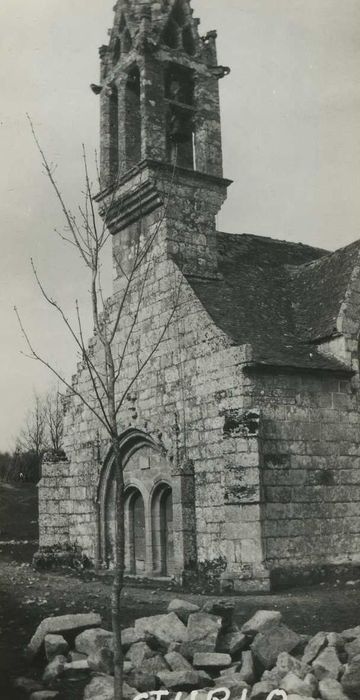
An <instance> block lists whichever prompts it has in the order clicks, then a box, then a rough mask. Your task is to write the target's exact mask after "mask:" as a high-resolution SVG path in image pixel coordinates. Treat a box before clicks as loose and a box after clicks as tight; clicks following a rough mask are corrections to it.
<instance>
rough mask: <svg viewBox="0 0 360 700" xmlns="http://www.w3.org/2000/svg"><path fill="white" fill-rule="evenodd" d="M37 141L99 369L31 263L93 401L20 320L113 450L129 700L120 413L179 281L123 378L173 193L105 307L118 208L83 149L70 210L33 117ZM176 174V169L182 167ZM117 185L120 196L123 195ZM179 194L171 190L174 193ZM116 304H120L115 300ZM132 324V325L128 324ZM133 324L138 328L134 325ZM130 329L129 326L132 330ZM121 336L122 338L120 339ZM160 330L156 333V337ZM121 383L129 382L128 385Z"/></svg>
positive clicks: (117, 577)
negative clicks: (81, 181)
mask: <svg viewBox="0 0 360 700" xmlns="http://www.w3.org/2000/svg"><path fill="white" fill-rule="evenodd" d="M29 121H30V126H31V130H32V133H33V136H34V139H35V143H36V145H37V148H38V150H39V152H40V155H41V158H42V163H43V167H44V169H45V173H46V175H47V177H48V179H49V180H50V183H51V185H52V188H53V190H54V192H55V194H56V197H57V200H58V202H59V204H60V207H61V210H62V213H63V216H64V219H65V223H66V232H65V233H60V236H61V238H62V239H63V240H64V241H66V242H67V243H68V244H69V245H71V246H72V247H73V248H74V250H75V251H77V253H78V254H79V255H80V257H81V259H82V261H83V264H84V265H85V267H86V268H87V270H88V272H89V276H90V306H91V313H92V320H93V325H94V330H95V333H96V336H97V338H98V341H99V343H100V346H101V348H102V358H103V359H102V363H100V364H97V363H96V362H95V361H94V359H93V356H92V353H91V351H89V348H88V346H87V344H86V342H85V339H84V334H83V323H82V317H81V313H80V308H79V304H78V301H77V300H76V301H75V315H76V319H77V323H76V325H75V324H73V323H72V322H71V321H70V320H69V318H68V316H67V315H66V313H65V311H64V310H63V308H62V307H61V305H60V304H59V302H58V301H57V300H55V299H54V298H52V297H51V296H50V295H49V294H48V292H47V291H46V289H45V288H44V285H43V283H42V281H41V279H40V277H39V274H38V271H37V269H36V267H35V264H34V262H33V261H31V265H32V269H33V273H34V276H35V279H36V282H37V284H38V287H39V289H40V291H41V293H42V295H43V297H44V298H45V299H46V301H47V302H48V304H49V305H50V307H51V308H52V309H53V310H54V311H55V312H56V313H57V314H58V315H59V316H60V318H61V319H62V321H63V322H64V324H65V327H66V329H67V331H68V332H69V334H70V336H71V337H72V339H73V341H74V343H75V346H76V348H77V350H78V352H79V353H80V356H81V358H82V360H83V362H84V365H85V367H86V369H87V372H88V375H89V378H90V381H91V387H92V391H91V395H88V394H85V393H83V392H82V391H81V390H80V389H79V388H78V387H76V386H73V385H72V384H70V383H69V382H68V381H67V379H66V378H65V377H64V376H63V375H62V374H61V372H60V371H59V370H58V369H56V368H55V367H54V366H53V365H52V364H51V363H50V362H49V361H48V360H47V359H46V358H45V357H43V356H42V355H40V354H39V352H38V351H37V350H36V349H35V347H34V344H33V342H32V340H31V339H30V336H29V334H28V332H27V330H25V327H24V324H23V321H22V319H21V317H20V314H19V312H18V310H17V309H16V307H15V312H16V314H17V318H18V321H19V325H20V329H21V332H22V335H23V337H24V339H25V341H26V344H27V347H28V350H29V354H28V356H29V357H30V358H31V359H34V360H38V361H39V362H41V363H42V364H43V365H45V366H46V367H47V368H48V369H49V370H50V371H51V372H52V373H53V374H54V375H55V376H56V377H57V379H58V381H59V382H61V383H62V384H63V385H64V386H66V388H67V389H68V392H69V394H70V395H72V396H76V397H77V398H78V399H80V401H81V402H82V403H83V405H84V406H86V407H87V408H88V410H89V411H90V412H91V413H92V414H93V415H94V416H95V417H96V419H97V421H98V422H99V424H100V425H101V426H102V427H103V429H104V430H105V431H106V433H107V435H108V438H109V441H110V443H111V446H112V452H113V458H114V464H115V474H116V514H117V517H116V532H115V573H114V582H113V588H112V596H111V611H112V628H113V633H114V667H115V678H114V699H115V700H121V699H122V692H123V652H122V645H121V616H120V613H121V592H122V589H123V584H124V569H125V537H124V525H125V523H124V474H123V464H122V460H121V454H120V445H119V442H120V433H121V431H120V429H119V425H118V418H119V412H120V410H121V408H122V406H123V404H124V402H125V399H126V397H127V396H128V394H129V391H130V389H131V388H132V387H133V385H134V384H135V382H136V381H137V380H138V378H139V376H140V375H141V373H142V372H143V370H144V368H145V367H146V366H147V365H148V364H149V363H150V361H151V358H152V357H153V356H154V355H155V353H156V352H157V350H158V348H159V346H160V344H161V342H162V341H163V339H164V337H165V335H166V333H167V331H168V329H169V326H170V324H171V322H172V320H173V318H174V315H175V312H176V309H177V307H178V303H179V297H180V293H181V278H180V282H176V281H174V290H173V295H172V296H173V298H172V301H171V304H170V305H169V309H168V311H167V312H166V317H165V318H164V322H163V325H162V327H161V329H160V330H159V331H158V332H157V337H154V338H153V342H152V344H151V346H150V347H149V349H148V350H147V351H146V352H145V354H144V356H143V357H140V358H139V359H138V366H137V369H136V370H135V371H134V374H133V376H132V377H131V378H130V379H128V380H127V381H126V378H125V374H124V373H123V370H124V365H125V359H126V354H127V351H128V349H129V344H130V342H131V339H132V336H133V334H134V331H135V329H136V325H137V322H138V319H139V314H140V309H141V307H142V303H143V300H144V293H145V287H146V282H147V280H148V275H149V271H150V266H151V262H152V261H151V257H150V255H149V254H150V251H151V250H152V247H153V244H154V242H155V238H156V236H157V235H158V232H159V229H160V226H161V223H162V221H163V218H164V215H165V211H166V207H167V206H168V205H169V200H170V197H171V192H168V194H167V202H166V204H163V206H162V209H160V214H159V219H158V223H157V225H156V226H155V227H154V229H153V230H152V231H151V232H143V231H141V230H139V232H138V234H137V236H136V237H135V240H134V241H133V244H132V255H131V261H130V264H129V260H127V261H126V264H125V261H123V260H121V259H120V257H119V255H118V256H117V257H116V264H117V266H118V268H119V269H120V270H121V274H122V287H121V291H120V292H119V294H118V295H117V297H116V298H115V304H114V305H113V307H112V308H111V305H109V303H108V302H106V301H104V298H103V293H102V284H101V259H102V254H103V252H104V249H105V246H106V242H107V240H108V237H109V232H108V230H107V227H106V221H107V213H108V211H109V209H110V208H111V206H112V204H113V199H112V198H110V202H109V203H108V204H107V206H106V207H105V210H104V211H103V213H102V216H103V221H102V222H101V223H100V224H99V223H98V219H97V213H96V210H95V205H94V195H93V186H92V183H91V181H90V177H89V171H88V164H87V158H86V153H85V149H84V147H83V162H84V173H85V191H84V204H83V206H79V210H78V213H77V215H76V216H75V215H74V213H73V212H72V211H71V210H70V209H69V208H68V206H67V204H66V202H65V200H64V197H63V195H62V192H61V190H60V188H59V186H58V184H57V181H56V179H55V176H54V168H53V167H52V166H51V165H50V163H49V162H48V160H47V158H46V156H45V154H44V151H43V149H42V147H41V145H40V143H39V140H38V138H37V135H36V133H35V130H34V127H33V124H32V122H31V120H30V118H29ZM174 172H175V165H174ZM97 184H98V187H99V190H100V191H101V190H102V187H101V185H102V183H101V181H100V176H99V174H98V183H97ZM116 184H117V183H116V182H114V187H113V192H114V193H115V192H116ZM170 189H171V188H170ZM130 296H131V297H132V298H136V302H135V303H132V304H131V305H130V303H129V298H130ZM113 301H114V300H113ZM124 319H125V320H126V323H124ZM129 319H130V322H129ZM124 328H127V330H126V331H124ZM120 330H121V333H120ZM155 332H156V331H155ZM120 380H121V381H120ZM119 384H121V386H122V387H123V388H122V390H121V394H120V396H118V395H117V386H118V385H119Z"/></svg>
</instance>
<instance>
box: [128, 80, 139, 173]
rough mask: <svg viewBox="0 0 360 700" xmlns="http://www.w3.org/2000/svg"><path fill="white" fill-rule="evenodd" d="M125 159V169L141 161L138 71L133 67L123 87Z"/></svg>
mask: <svg viewBox="0 0 360 700" xmlns="http://www.w3.org/2000/svg"><path fill="white" fill-rule="evenodd" d="M125 141H126V143H125V157H126V167H127V168H128V169H129V168H132V166H133V165H136V164H137V163H139V161H140V160H141V111H140V71H139V69H138V67H137V66H134V67H133V68H132V69H131V70H130V72H129V74H128V78H127V81H126V87H125Z"/></svg>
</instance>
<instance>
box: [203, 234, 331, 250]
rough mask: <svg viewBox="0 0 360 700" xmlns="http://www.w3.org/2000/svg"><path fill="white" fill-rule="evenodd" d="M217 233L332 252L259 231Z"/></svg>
mask: <svg viewBox="0 0 360 700" xmlns="http://www.w3.org/2000/svg"><path fill="white" fill-rule="evenodd" d="M216 233H217V235H219V236H229V237H231V238H251V239H254V240H260V241H264V242H265V243H276V244H278V245H287V246H292V247H294V248H295V247H296V248H306V249H308V250H315V251H317V252H321V253H324V254H328V253H331V252H332V251H329V250H327V249H326V248H319V247H317V246H316V247H315V246H312V245H309V244H308V243H302V241H288V240H286V239H284V238H273V237H272V236H263V235H260V234H257V233H233V232H230V231H216Z"/></svg>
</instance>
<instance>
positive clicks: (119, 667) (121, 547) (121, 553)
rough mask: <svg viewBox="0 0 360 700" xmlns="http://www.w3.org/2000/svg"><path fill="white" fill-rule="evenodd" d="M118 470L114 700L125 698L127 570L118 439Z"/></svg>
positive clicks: (113, 598)
mask: <svg viewBox="0 0 360 700" xmlns="http://www.w3.org/2000/svg"><path fill="white" fill-rule="evenodd" d="M113 452H114V462H115V470H116V472H115V473H116V511H115V512H116V517H115V576H114V583H113V587H112V594H111V617H112V629H113V634H114V671H115V673H114V675H115V678H114V700H122V697H123V660H124V659H123V650H122V646H121V593H122V589H123V585H124V568H125V533H124V526H125V518H124V474H123V466H122V463H121V455H120V450H119V443H118V439H115V440H113Z"/></svg>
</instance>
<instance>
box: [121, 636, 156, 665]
mask: <svg viewBox="0 0 360 700" xmlns="http://www.w3.org/2000/svg"><path fill="white" fill-rule="evenodd" d="M151 656H155V651H154V650H153V649H150V647H149V646H148V645H147V644H146V642H136V644H132V645H131V647H130V649H129V650H128V651H127V652H126V655H125V659H127V661H131V663H132V664H133V666H134V667H135V668H139V667H140V666H141V665H142V663H143V661H145V659H149V658H150V657H151Z"/></svg>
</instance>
